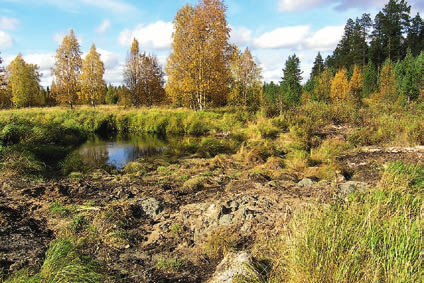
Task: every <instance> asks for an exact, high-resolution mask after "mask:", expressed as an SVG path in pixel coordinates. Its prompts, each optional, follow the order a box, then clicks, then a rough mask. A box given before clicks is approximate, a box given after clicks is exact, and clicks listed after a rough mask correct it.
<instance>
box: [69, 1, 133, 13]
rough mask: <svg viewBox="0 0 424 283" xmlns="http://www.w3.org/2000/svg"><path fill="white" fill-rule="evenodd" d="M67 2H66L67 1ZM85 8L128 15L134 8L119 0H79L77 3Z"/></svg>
mask: <svg viewBox="0 0 424 283" xmlns="http://www.w3.org/2000/svg"><path fill="white" fill-rule="evenodd" d="M67 1H68V0H67ZM77 2H80V3H81V4H84V5H87V6H93V7H96V8H100V9H105V10H109V11H112V12H114V13H128V12H131V11H134V10H135V7H134V6H132V5H130V4H127V3H125V1H121V0H80V1H77Z"/></svg>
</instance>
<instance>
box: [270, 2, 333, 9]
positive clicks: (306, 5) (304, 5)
mask: <svg viewBox="0 0 424 283" xmlns="http://www.w3.org/2000/svg"><path fill="white" fill-rule="evenodd" d="M330 2H331V1H330V0H280V1H279V2H278V10H279V11H280V12H298V11H306V10H309V9H312V8H315V7H318V6H319V5H322V4H325V3H330Z"/></svg>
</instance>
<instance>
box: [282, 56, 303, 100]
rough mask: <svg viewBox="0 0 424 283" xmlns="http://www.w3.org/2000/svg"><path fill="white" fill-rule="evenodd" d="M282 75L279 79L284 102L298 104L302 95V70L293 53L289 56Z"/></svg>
mask: <svg viewBox="0 0 424 283" xmlns="http://www.w3.org/2000/svg"><path fill="white" fill-rule="evenodd" d="M283 72H284V76H283V77H282V81H281V89H282V93H283V95H284V97H285V102H286V103H287V104H289V105H297V104H300V101H301V97H302V85H301V84H300V82H301V81H302V71H301V70H300V60H299V58H298V57H297V56H296V54H293V55H292V56H289V58H288V59H287V61H286V64H285V67H284V68H283Z"/></svg>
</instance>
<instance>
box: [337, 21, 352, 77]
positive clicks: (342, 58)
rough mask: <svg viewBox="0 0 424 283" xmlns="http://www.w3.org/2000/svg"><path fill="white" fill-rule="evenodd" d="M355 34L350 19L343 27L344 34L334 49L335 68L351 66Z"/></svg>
mask: <svg viewBox="0 0 424 283" xmlns="http://www.w3.org/2000/svg"><path fill="white" fill-rule="evenodd" d="M354 34H355V22H354V21H353V20H352V19H350V18H349V19H348V20H347V22H346V25H345V27H344V34H343V37H342V39H341V40H340V42H339V44H338V45H337V47H336V49H335V50H334V55H333V56H334V60H335V62H334V63H335V67H336V68H337V69H339V68H343V67H344V68H349V66H351V65H352V64H353V55H354V54H353V53H352V52H351V51H352V47H353V40H354Z"/></svg>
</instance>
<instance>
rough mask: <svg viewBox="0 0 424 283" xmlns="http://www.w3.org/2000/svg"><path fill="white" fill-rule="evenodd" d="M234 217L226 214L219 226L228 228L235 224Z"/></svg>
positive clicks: (220, 220)
mask: <svg viewBox="0 0 424 283" xmlns="http://www.w3.org/2000/svg"><path fill="white" fill-rule="evenodd" d="M233 219H234V215H232V214H224V215H222V216H221V218H219V225H224V226H228V225H230V224H231V223H233Z"/></svg>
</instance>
